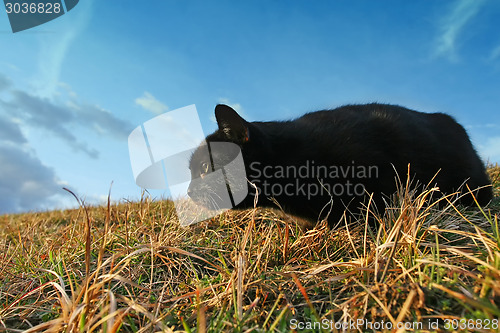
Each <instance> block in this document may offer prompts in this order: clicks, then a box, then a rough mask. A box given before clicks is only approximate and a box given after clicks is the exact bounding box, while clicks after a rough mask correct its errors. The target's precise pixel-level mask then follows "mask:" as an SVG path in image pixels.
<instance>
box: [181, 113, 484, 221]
mask: <svg viewBox="0 0 500 333" xmlns="http://www.w3.org/2000/svg"><path fill="white" fill-rule="evenodd" d="M215 113H216V118H217V122H218V125H219V129H218V130H217V131H216V132H215V133H213V134H211V135H209V136H208V137H207V138H206V141H207V142H209V143H210V142H219V141H226V142H233V143H236V144H237V145H239V146H240V148H241V152H242V156H243V160H244V163H245V168H246V175H247V178H248V180H249V181H250V182H253V183H254V184H255V185H256V186H257V188H258V189H259V197H258V204H259V205H260V206H276V203H274V202H272V201H271V200H269V199H271V197H272V198H274V199H275V200H276V201H277V203H278V204H279V205H280V206H281V207H282V208H283V209H284V211H285V212H287V213H290V214H294V215H296V216H299V217H303V218H306V219H309V220H313V221H317V220H318V218H325V217H326V216H327V213H328V212H329V211H330V214H329V215H328V222H329V224H330V225H331V226H333V225H335V224H336V223H337V221H338V220H339V218H340V217H341V216H342V215H343V213H344V211H345V210H346V208H347V209H348V210H349V211H351V212H353V213H356V212H359V208H360V206H361V205H362V203H363V202H366V199H367V196H368V194H371V193H373V194H374V196H373V198H374V202H375V203H376V204H377V205H378V206H379V207H378V208H379V210H380V209H383V207H380V206H383V201H382V198H383V196H390V195H392V194H393V193H394V192H396V190H397V184H398V181H397V177H399V179H400V180H401V182H403V183H406V179H407V174H408V166H410V167H409V168H410V169H409V170H410V177H411V179H412V181H413V184H416V182H418V183H420V184H421V185H422V184H425V185H427V184H429V185H431V186H434V185H436V184H437V186H438V187H439V188H440V190H441V192H442V193H445V194H449V193H454V192H455V191H457V190H461V191H462V193H467V192H468V190H467V187H466V186H463V185H464V184H467V185H468V186H469V187H470V189H472V190H476V189H478V188H480V189H479V190H477V191H476V192H475V196H476V198H477V200H478V201H479V203H480V204H481V205H485V204H487V203H488V202H489V201H490V200H491V198H492V189H491V186H488V185H490V180H489V178H488V176H487V174H486V171H485V167H484V165H483V163H482V162H481V160H480V158H479V157H478V155H477V153H476V151H475V150H474V148H473V146H472V144H471V142H470V140H469V138H468V136H467V133H466V132H465V130H464V129H463V127H462V126H460V125H459V124H458V123H457V122H456V121H455V120H454V119H453V118H452V117H450V116H448V115H445V114H442V113H433V114H429V113H421V112H417V111H413V110H409V109H406V108H403V107H400V106H394V105H382V104H367V105H348V106H343V107H340V108H337V109H334V110H326V111H317V112H312V113H307V114H305V115H304V116H302V117H300V118H298V119H295V120H292V121H282V122H247V121H245V120H244V119H243V118H241V117H240V116H239V115H238V114H237V113H236V112H235V111H234V110H233V109H231V108H230V107H228V106H225V105H218V106H217V107H216V110H215ZM214 153H217V152H212V154H214ZM203 161H205V164H203V163H204V162H203ZM207 161H208V163H210V161H212V163H213V159H212V160H210V159H208V158H207V156H203V154H201V152H200V151H197V152H195V153H194V154H193V157H192V158H191V161H190V169H191V173H192V178H193V179H194V178H197V177H199V176H200V175H203V174H204V173H206V172H205V171H207V172H209V170H208V169H207V168H206V163H207ZM220 167H221V166H217V165H214V168H215V169H217V168H220ZM202 169H203V170H202ZM205 169H207V170H205ZM249 191H250V194H249V195H248V196H247V197H246V199H245V200H243V201H242V202H241V203H240V204H238V205H237V207H238V208H245V207H252V206H253V204H254V195H255V190H254V187H253V186H251V185H249ZM189 192H190V196H191V197H192V198H193V199H194V200H195V201H199V202H202V203H203V202H205V203H206V200H205V201H204V200H203V199H202V196H203V195H206V193H205V194H203V193H200V191H199V189H197V188H193V187H192V186H190V189H189ZM331 200H333V201H331ZM461 202H463V203H464V204H471V203H473V198H472V197H471V196H470V195H465V196H464V197H463V198H462V200H461ZM332 203H333V205H332ZM320 214H321V216H320Z"/></svg>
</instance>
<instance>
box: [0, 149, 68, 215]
mask: <svg viewBox="0 0 500 333" xmlns="http://www.w3.org/2000/svg"><path fill="white" fill-rule="evenodd" d="M0 165H1V166H2V168H1V170H0V173H1V174H0V214H3V213H14V212H21V211H29V210H40V209H46V208H51V207H54V205H56V203H57V201H56V197H57V195H58V194H60V192H62V190H61V187H62V182H61V181H60V180H59V179H58V178H57V176H56V174H55V172H54V170H53V169H51V168H49V167H47V166H46V165H44V164H43V163H42V162H41V161H40V160H39V159H38V157H36V155H35V154H34V153H33V152H32V151H30V150H29V149H27V148H25V147H19V145H17V144H16V145H11V144H9V143H6V142H3V141H2V142H0Z"/></svg>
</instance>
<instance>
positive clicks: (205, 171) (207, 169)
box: [200, 162, 210, 177]
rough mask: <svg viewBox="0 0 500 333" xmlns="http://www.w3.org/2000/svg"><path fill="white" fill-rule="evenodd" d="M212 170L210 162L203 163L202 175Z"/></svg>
mask: <svg viewBox="0 0 500 333" xmlns="http://www.w3.org/2000/svg"><path fill="white" fill-rule="evenodd" d="M209 171H210V164H208V162H203V163H201V170H200V176H201V177H203V176H205V175H206V174H207V173H208V172H209Z"/></svg>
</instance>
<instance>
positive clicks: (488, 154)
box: [479, 136, 500, 163]
mask: <svg viewBox="0 0 500 333" xmlns="http://www.w3.org/2000/svg"><path fill="white" fill-rule="evenodd" d="M479 152H480V155H481V157H482V158H483V159H484V160H486V161H490V162H492V163H500V136H494V137H490V138H489V139H488V140H487V141H486V143H485V144H483V145H480V146H479Z"/></svg>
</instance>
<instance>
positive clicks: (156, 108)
mask: <svg viewBox="0 0 500 333" xmlns="http://www.w3.org/2000/svg"><path fill="white" fill-rule="evenodd" d="M135 104H137V105H139V106H141V107H142V108H143V109H144V110H147V111H150V112H153V113H155V114H160V113H163V112H165V111H167V110H168V106H166V105H165V104H163V103H162V102H160V101H159V100H157V99H156V97H154V96H153V95H152V94H151V93H149V92H147V91H145V92H144V94H143V95H142V96H141V97H137V98H136V99H135Z"/></svg>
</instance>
